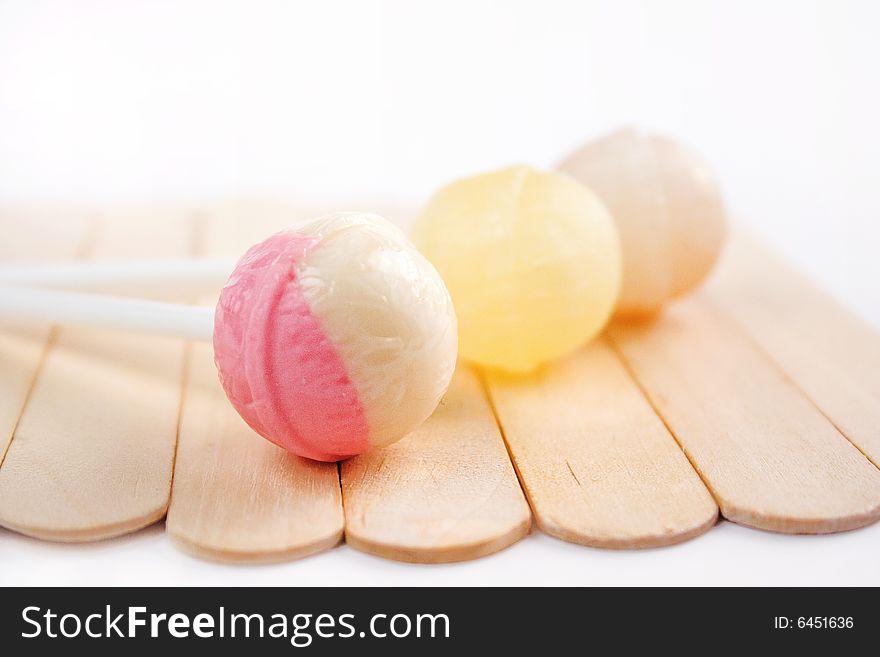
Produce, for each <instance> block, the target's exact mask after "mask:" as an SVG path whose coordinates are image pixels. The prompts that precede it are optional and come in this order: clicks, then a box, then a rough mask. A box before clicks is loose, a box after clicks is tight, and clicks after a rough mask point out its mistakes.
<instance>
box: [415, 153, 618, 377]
mask: <svg viewBox="0 0 880 657" xmlns="http://www.w3.org/2000/svg"><path fill="white" fill-rule="evenodd" d="M413 239H414V241H415V243H416V245H417V246H418V247H419V248H420V249H421V251H422V253H424V254H425V256H426V257H427V258H428V259H429V260H430V261H431V262H432V263H433V264H434V265H435V266H436V267H437V269H438V271H439V272H440V274H441V275H442V276H443V279H444V280H445V281H446V285H447V287H448V288H449V292H450V294H451V295H452V298H453V301H454V302H455V307H456V312H457V314H458V319H459V344H460V351H461V355H462V357H463V358H466V359H467V360H470V361H472V362H474V363H477V364H480V365H484V366H487V367H491V368H496V369H500V370H506V371H511V372H527V371H530V370H533V369H535V368H536V367H537V366H539V365H540V364H541V363H543V362H546V361H548V360H551V359H553V358H556V357H558V356H561V355H563V354H565V353H568V352H570V351H572V350H574V349H576V348H577V347H578V346H580V345H581V344H583V343H584V342H585V341H587V340H589V339H590V338H591V337H593V336H594V335H596V333H598V332H599V331H600V330H601V329H602V328H603V327H604V325H605V323H606V321H607V320H608V317H609V315H610V314H611V311H612V309H613V308H614V304H615V303H616V301H617V294H618V289H619V285H620V247H619V243H618V237H617V229H616V228H615V226H614V221H613V220H612V218H611V217H610V215H609V213H608V211H607V210H606V208H605V206H604V205H603V204H602V202H601V201H600V200H599V199H598V197H597V196H596V195H595V194H593V193H592V192H591V191H590V190H589V189H587V188H586V187H584V186H583V185H581V184H580V183H578V182H576V181H575V180H573V179H571V178H569V177H568V176H566V175H562V174H559V173H545V172H541V171H536V170H535V169H532V168H530V167H526V166H516V167H510V168H507V169H502V170H500V171H495V172H492V173H487V174H483V175H478V176H473V177H470V178H465V179H462V180H458V181H456V182H453V183H452V184H450V185H448V186H446V187H444V188H443V189H441V190H440V191H439V192H437V194H436V195H435V196H434V197H433V198H432V199H431V200H430V201H429V202H428V204H427V206H426V207H425V208H424V210H423V212H422V213H421V215H420V217H419V219H418V220H417V222H416V224H415V226H414V228H413Z"/></svg>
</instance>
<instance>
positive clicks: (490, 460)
mask: <svg viewBox="0 0 880 657" xmlns="http://www.w3.org/2000/svg"><path fill="white" fill-rule="evenodd" d="M340 472H341V475H342V493H343V499H344V500H345V536H346V541H347V542H348V544H349V545H351V546H352V547H355V548H357V549H359V550H362V551H364V552H369V553H371V554H376V555H379V556H382V557H386V558H389V559H397V560H399V561H409V562H419V563H443V562H450V561H462V560H466V559H475V558H477V557H481V556H484V555H487V554H490V553H492V552H497V551H498V550H501V549H503V548H505V547H508V546H509V545H512V544H513V543H515V542H516V541H518V540H519V539H520V538H522V537H523V536H525V535H526V534H527V533H528V532H529V527H530V524H531V517H530V513H529V508H528V504H527V503H526V501H525V498H524V497H523V493H522V491H521V490H520V487H519V484H518V483H517V479H516V473H515V472H514V469H513V466H512V465H511V463H510V459H509V458H508V456H507V452H506V450H505V447H504V442H503V440H502V437H501V434H500V432H499V430H498V426H497V424H496V422H495V418H494V416H493V414H492V409H491V407H490V405H489V403H488V401H487V399H486V397H485V394H484V391H483V389H482V386H481V384H480V380H479V377H478V375H477V374H476V373H475V372H474V371H473V370H471V369H470V368H469V367H467V366H466V365H464V364H461V363H459V365H458V369H457V371H456V373H455V376H454V378H453V381H452V385H451V387H450V389H449V392H448V393H447V394H446V397H445V398H444V400H443V401H442V402H441V404H440V406H439V407H438V409H437V410H436V411H435V412H434V415H432V416H431V417H430V418H429V419H428V420H427V421H426V422H425V424H424V425H422V426H421V427H420V428H419V429H417V430H416V431H414V432H413V433H412V434H410V435H409V436H407V437H405V438H404V439H403V440H401V441H399V442H397V443H395V444H393V445H391V446H389V447H386V448H384V449H376V450H371V451H369V452H367V453H366V454H362V455H360V456H357V457H355V458H352V459H349V460H347V461H344V462H343V463H342V464H341V469H340Z"/></svg>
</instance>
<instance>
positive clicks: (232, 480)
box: [166, 344, 343, 562]
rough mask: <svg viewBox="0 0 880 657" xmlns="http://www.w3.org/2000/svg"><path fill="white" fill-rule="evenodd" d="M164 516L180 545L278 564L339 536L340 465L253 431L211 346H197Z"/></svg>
mask: <svg viewBox="0 0 880 657" xmlns="http://www.w3.org/2000/svg"><path fill="white" fill-rule="evenodd" d="M188 379H189V381H188V384H187V389H186V400H185V403H184V410H183V414H182V417H181V425H180V444H179V446H178V450H177V461H176V464H175V470H174V488H173V494H172V498H171V506H170V507H169V509H168V518H167V521H166V525H167V529H168V533H169V534H170V535H171V536H172V537H173V538H174V539H175V541H176V542H177V543H178V545H181V546H182V547H183V548H184V549H186V550H187V551H189V552H192V553H194V554H197V555H199V556H202V557H207V558H211V559H216V560H223V561H242V562H260V561H279V560H284V559H293V558H298V557H303V556H306V555H309V554H313V553H315V552H319V551H321V550H324V549H327V548H330V547H333V546H334V545H336V544H337V543H338V542H339V541H340V540H341V539H342V526H343V519H342V498H341V494H340V491H339V478H338V474H337V468H336V464H335V463H317V462H315V461H309V460H308V459H301V458H298V457H296V456H293V455H292V454H289V453H288V452H285V451H284V450H283V449H281V448H279V447H276V446H275V445H273V444H271V443H270V442H268V441H267V440H265V439H263V438H261V437H260V436H258V435H257V434H255V433H254V432H253V431H252V430H251V429H250V427H248V426H247V425H246V424H245V422H244V420H242V419H241V417H239V415H238V414H237V413H236V412H235V410H234V409H233V408H232V406H231V405H230V404H229V401H228V400H227V399H226V395H225V394H224V393H223V389H222V388H221V387H220V383H219V381H218V380H217V370H216V369H215V367H214V360H213V355H212V351H211V347H210V345H206V344H198V345H193V348H192V353H191V355H190V361H189V376H188Z"/></svg>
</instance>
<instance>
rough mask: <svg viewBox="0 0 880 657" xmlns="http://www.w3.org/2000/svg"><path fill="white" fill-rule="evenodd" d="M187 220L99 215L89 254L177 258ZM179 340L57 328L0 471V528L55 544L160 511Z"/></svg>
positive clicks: (147, 520)
mask: <svg viewBox="0 0 880 657" xmlns="http://www.w3.org/2000/svg"><path fill="white" fill-rule="evenodd" d="M190 233H191V230H190V222H189V220H188V217H187V216H186V215H184V214H181V213H170V214H169V213H163V212H143V213H137V214H135V215H126V216H116V217H112V218H108V219H107V220H106V221H104V222H102V227H101V229H100V230H99V231H98V233H97V238H96V240H95V242H94V244H93V247H92V249H91V255H92V256H93V257H96V258H100V257H112V258H120V257H132V258H143V257H157V256H160V255H168V256H181V255H184V254H185V253H186V251H187V250H188V247H189V245H190V243H191V234H190ZM183 355H184V342H183V341H182V340H179V339H173V338H158V337H153V336H146V335H132V334H122V333H116V332H112V331H92V330H73V329H65V330H59V331H58V333H57V338H56V340H55V341H54V343H53V344H52V346H51V348H50V349H49V351H48V352H47V354H46V357H45V361H44V363H43V367H42V369H41V371H40V373H39V375H38V377H37V379H36V382H35V383H34V386H33V390H32V393H31V395H30V398H29V400H28V403H27V405H26V407H25V409H24V412H23V413H22V415H21V418H20V420H19V423H18V426H17V428H16V431H15V435H14V437H13V440H12V444H11V445H10V447H9V450H8V452H7V455H6V459H5V460H4V462H3V465H2V467H0V524H2V525H3V526H5V527H8V528H10V529H14V530H16V531H19V532H21V533H24V534H29V535H31V536H35V537H38V538H44V539H49V540H58V541H89V540H97V539H101V538H107V537H111V536H117V535H119V534H123V533H126V532H130V531H134V530H136V529H139V528H141V527H144V526H146V525H148V524H151V523H153V522H155V521H157V520H159V519H161V518H162V516H163V515H164V514H165V509H166V507H167V504H168V496H169V492H170V486H171V466H172V461H173V458H174V448H175V443H176V433H177V417H178V409H179V405H180V394H181V373H182V366H183Z"/></svg>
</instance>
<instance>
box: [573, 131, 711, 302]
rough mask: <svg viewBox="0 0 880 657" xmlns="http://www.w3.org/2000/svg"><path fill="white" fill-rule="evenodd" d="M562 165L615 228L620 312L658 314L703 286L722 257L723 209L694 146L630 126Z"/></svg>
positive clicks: (600, 140) (582, 151)
mask: <svg viewBox="0 0 880 657" xmlns="http://www.w3.org/2000/svg"><path fill="white" fill-rule="evenodd" d="M559 168H560V170H561V171H564V172H566V173H568V174H570V175H571V176H573V177H574V178H576V179H577V180H579V181H580V182H582V183H584V184H585V185H587V186H589V187H590V188H591V189H593V190H594V191H595V192H596V193H597V194H598V195H599V196H600V197H601V199H602V200H603V201H604V202H605V204H606V205H607V206H608V209H609V210H610V211H611V214H612V216H613V217H614V219H615V221H616V223H617V227H618V229H619V231H620V238H621V246H622V249H623V285H622V288H621V293H620V300H619V302H618V305H617V309H616V312H617V314H619V315H644V314H650V313H653V312H656V311H657V310H659V309H660V308H661V307H662V306H663V304H664V303H665V302H666V301H667V300H669V299H671V298H672V297H675V296H678V295H681V294H684V293H686V292H688V291H690V290H692V289H693V288H694V287H696V286H697V285H699V283H700V282H701V281H702V280H703V279H704V278H705V277H706V275H707V274H708V273H709V271H710V270H711V268H712V266H713V265H714V264H715V261H716V260H717V259H718V256H719V254H720V252H721V248H722V246H723V244H724V238H725V233H726V230H725V224H726V220H725V211H724V204H723V202H722V198H721V194H720V191H719V188H718V185H717V183H716V181H715V178H714V176H713V174H712V171H711V169H710V167H709V166H708V164H707V163H706V161H705V160H704V159H703V158H702V157H701V156H700V155H699V154H697V153H695V152H694V151H692V150H690V149H689V148H687V147H685V146H683V145H682V144H680V143H678V142H675V141H673V140H671V139H667V138H666V137H661V136H658V135H653V134H650V133H646V132H643V131H641V130H637V129H632V128H627V129H624V130H619V131H617V132H615V133H612V134H610V135H607V136H606V137H602V138H600V139H597V140H595V141H592V142H590V143H588V144H586V145H585V146H583V147H582V148H580V149H578V150H577V151H575V152H574V153H572V154H571V155H569V156H568V157H567V158H566V159H565V160H563V162H562V163H561V164H560V166H559Z"/></svg>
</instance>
